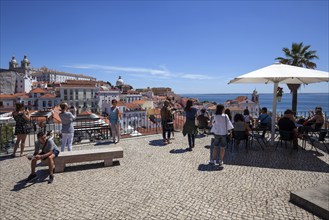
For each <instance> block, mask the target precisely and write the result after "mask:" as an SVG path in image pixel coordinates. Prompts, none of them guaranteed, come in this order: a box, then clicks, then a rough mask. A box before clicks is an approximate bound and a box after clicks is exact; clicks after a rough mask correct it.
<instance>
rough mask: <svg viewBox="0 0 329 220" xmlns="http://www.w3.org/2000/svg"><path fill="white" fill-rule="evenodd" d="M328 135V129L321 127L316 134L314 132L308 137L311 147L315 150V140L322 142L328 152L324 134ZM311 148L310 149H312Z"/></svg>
mask: <svg viewBox="0 0 329 220" xmlns="http://www.w3.org/2000/svg"><path fill="white" fill-rule="evenodd" d="M327 135H328V136H329V130H326V129H321V130H320V131H319V132H318V134H315V135H312V136H310V137H309V138H308V140H309V142H310V144H311V145H312V149H313V147H314V148H315V150H316V151H317V149H316V147H315V143H316V142H319V143H322V144H323V145H324V147H325V148H326V150H327V152H328V153H329V149H328V147H327V144H326V142H325V141H326V136H327ZM312 149H311V150H312Z"/></svg>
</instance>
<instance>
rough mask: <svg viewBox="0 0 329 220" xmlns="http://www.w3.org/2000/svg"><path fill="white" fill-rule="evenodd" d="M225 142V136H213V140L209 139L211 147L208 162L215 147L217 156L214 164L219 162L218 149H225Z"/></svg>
mask: <svg viewBox="0 0 329 220" xmlns="http://www.w3.org/2000/svg"><path fill="white" fill-rule="evenodd" d="M226 146H227V141H226V135H216V134H215V135H214V138H212V139H211V145H210V160H212V158H213V157H212V154H213V150H214V148H215V147H217V148H218V149H217V155H216V162H217V163H218V162H219V148H224V149H225V148H226Z"/></svg>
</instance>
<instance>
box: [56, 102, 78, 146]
mask: <svg viewBox="0 0 329 220" xmlns="http://www.w3.org/2000/svg"><path fill="white" fill-rule="evenodd" d="M60 107H61V113H59V117H60V118H61V121H62V147H61V151H62V152H63V151H64V150H65V146H66V145H67V146H68V151H72V142H73V136H74V127H73V120H74V119H75V115H73V114H72V113H71V112H70V111H69V108H68V105H67V103H62V104H60Z"/></svg>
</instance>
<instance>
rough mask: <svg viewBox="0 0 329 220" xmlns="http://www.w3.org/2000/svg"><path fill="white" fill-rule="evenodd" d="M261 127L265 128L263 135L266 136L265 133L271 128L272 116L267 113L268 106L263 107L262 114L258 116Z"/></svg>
mask: <svg viewBox="0 0 329 220" xmlns="http://www.w3.org/2000/svg"><path fill="white" fill-rule="evenodd" d="M258 122H259V127H260V128H262V129H263V134H262V137H265V133H266V131H267V130H268V129H270V128H271V123H272V117H271V116H270V115H269V114H267V108H266V107H263V108H262V111H261V114H260V115H259V117H258Z"/></svg>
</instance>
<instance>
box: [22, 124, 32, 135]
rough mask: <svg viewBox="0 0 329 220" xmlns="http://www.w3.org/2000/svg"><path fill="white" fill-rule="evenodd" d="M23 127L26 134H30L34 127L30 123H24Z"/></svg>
mask: <svg viewBox="0 0 329 220" xmlns="http://www.w3.org/2000/svg"><path fill="white" fill-rule="evenodd" d="M23 129H24V133H25V134H29V133H31V131H32V127H31V126H29V125H24V127H23Z"/></svg>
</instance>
